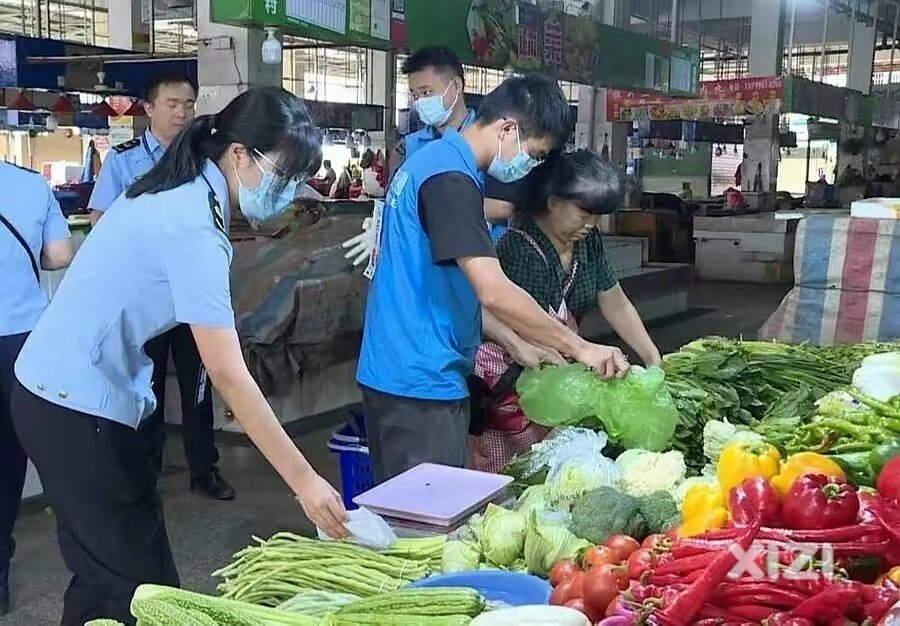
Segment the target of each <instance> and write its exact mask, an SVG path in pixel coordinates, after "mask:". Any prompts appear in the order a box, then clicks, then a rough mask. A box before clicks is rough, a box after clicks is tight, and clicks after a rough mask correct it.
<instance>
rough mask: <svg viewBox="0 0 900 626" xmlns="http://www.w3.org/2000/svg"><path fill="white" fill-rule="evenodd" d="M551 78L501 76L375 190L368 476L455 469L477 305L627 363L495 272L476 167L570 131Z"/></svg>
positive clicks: (525, 154) (603, 368) (566, 346)
mask: <svg viewBox="0 0 900 626" xmlns="http://www.w3.org/2000/svg"><path fill="white" fill-rule="evenodd" d="M568 111H569V109H568V103H567V102H566V100H565V98H564V96H563V94H562V92H561V91H560V89H559V86H558V85H557V84H556V83H555V82H553V81H551V80H549V79H546V78H543V77H540V76H529V77H524V78H511V79H509V80H507V81H505V82H504V83H503V84H502V85H501V86H500V87H498V88H497V89H496V90H494V91H493V92H492V93H490V94H489V95H488V96H486V97H485V99H484V101H483V102H482V104H481V107H480V109H479V112H478V115H477V117H476V119H475V121H474V123H473V124H472V125H471V126H469V127H467V128H465V129H464V130H462V131H461V132H457V131H455V130H453V129H449V130H447V131H446V132H445V133H444V136H443V138H442V139H440V140H438V141H434V142H431V143H429V144H428V145H426V146H424V147H422V148H420V149H419V150H418V151H417V152H416V153H415V154H414V155H413V156H412V157H411V158H409V159H408V160H407V161H406V163H404V165H403V166H402V167H401V168H400V170H399V171H398V172H397V174H396V175H395V177H394V180H393V182H392V183H391V186H390V189H389V190H388V195H387V197H386V199H385V204H386V206H385V210H384V217H383V224H382V228H381V245H380V248H379V253H378V255H377V257H376V263H377V264H376V267H375V271H374V276H373V278H372V285H371V288H370V289H369V296H368V303H367V307H366V325H365V332H364V335H363V345H362V352H361V355H360V363H359V370H358V373H357V380H358V382H359V383H360V385H361V386H362V390H363V403H364V411H365V415H366V426H367V431H368V440H369V449H370V451H371V454H372V461H373V468H374V471H375V475H376V479H377V480H379V481H383V480H386V479H388V478H391V477H393V476H395V475H397V474H399V473H401V472H403V471H405V470H407V469H410V468H412V467H414V466H416V465H418V464H420V463H425V462H433V463H442V464H446V465H455V466H463V465H465V463H466V458H467V453H466V434H467V432H468V426H469V400H468V395H469V394H468V389H467V385H466V378H467V377H468V376H469V375H470V374H471V373H472V371H473V366H474V357H475V350H476V349H477V347H478V345H479V344H480V343H481V332H482V310H481V308H482V306H484V308H485V309H486V311H487V312H489V313H490V314H491V315H492V316H493V317H495V318H496V319H497V320H499V321H500V322H501V323H502V324H504V325H505V326H507V327H509V328H510V329H512V330H513V331H515V332H516V333H518V335H520V336H521V337H522V339H524V340H525V341H527V342H529V343H532V344H536V345H541V346H547V347H548V348H551V349H553V350H555V351H557V352H559V353H560V354H562V355H565V356H567V357H569V358H571V359H574V360H576V361H578V362H581V363H584V364H586V365H588V366H589V367H591V368H593V369H594V370H596V371H597V372H598V374H599V375H601V376H605V377H611V376H623V375H624V374H625V373H626V372H627V369H628V364H627V362H626V360H625V358H624V356H623V355H622V353H621V352H620V351H619V350H618V349H617V348H611V347H607V346H599V345H594V344H591V343H588V342H586V341H584V340H583V339H581V338H580V337H578V335H577V334H575V333H574V332H572V331H571V330H569V329H568V328H567V327H565V326H564V325H562V324H560V323H559V322H558V321H556V320H555V319H554V318H552V317H551V316H550V315H549V314H548V313H547V312H545V311H544V310H543V309H541V307H540V306H539V305H538V304H537V303H536V302H535V301H534V300H533V299H532V298H531V297H530V296H529V295H528V294H527V293H526V292H524V291H523V290H522V289H520V288H519V287H518V286H516V285H515V284H514V283H512V282H511V281H510V280H509V279H508V278H506V276H505V275H504V274H503V270H502V268H501V266H500V263H499V261H498V260H497V258H496V253H495V251H494V245H493V242H492V241H491V237H490V233H489V230H488V224H487V222H486V221H485V218H484V197H483V193H484V176H485V173H487V174H489V175H491V176H493V177H494V178H496V179H497V180H499V181H500V182H502V183H512V182H514V181H516V180H520V179H521V178H523V177H524V176H526V175H527V174H528V172H530V171H531V170H532V169H533V168H534V167H535V166H536V165H537V164H539V163H540V162H541V161H543V160H544V159H545V158H546V156H547V155H548V154H549V153H550V152H551V151H553V150H555V149H557V148H558V147H559V146H560V145H562V144H563V143H564V142H565V140H566V138H567V136H568V134H569V128H570V124H569V112H568Z"/></svg>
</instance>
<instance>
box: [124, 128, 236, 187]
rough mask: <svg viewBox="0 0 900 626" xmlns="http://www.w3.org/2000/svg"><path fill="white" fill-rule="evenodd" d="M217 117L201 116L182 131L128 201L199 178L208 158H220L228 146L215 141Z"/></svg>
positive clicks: (135, 184)
mask: <svg viewBox="0 0 900 626" xmlns="http://www.w3.org/2000/svg"><path fill="white" fill-rule="evenodd" d="M216 117H217V116H215V115H200V116H198V117H195V118H194V119H193V120H192V121H191V123H190V124H189V125H188V126H187V128H185V129H184V130H182V131H181V132H180V133H178V135H177V136H176V137H175V139H174V140H173V141H172V144H171V145H170V146H169V147H168V149H166V151H165V153H164V154H163V157H162V158H161V159H160V160H159V162H158V163H157V164H156V165H154V166H153V168H152V169H151V170H150V171H149V172H147V173H146V174H144V175H143V176H141V177H139V178H138V179H137V180H136V181H135V182H134V184H133V185H131V187H129V188H128V191H126V192H125V197H126V198H137V197H138V196H141V195H143V194H145V193H159V192H161V191H167V190H169V189H174V188H175V187H178V186H180V185H183V184H185V183H189V182H191V181H192V180H194V179H195V178H197V177H198V176H199V175H200V173H201V172H202V171H203V164H204V163H206V159H208V158H212V159H213V160H215V159H218V157H219V156H221V153H222V151H224V149H225V148H226V147H227V145H228V144H223V143H222V142H221V141H216V128H215V124H216Z"/></svg>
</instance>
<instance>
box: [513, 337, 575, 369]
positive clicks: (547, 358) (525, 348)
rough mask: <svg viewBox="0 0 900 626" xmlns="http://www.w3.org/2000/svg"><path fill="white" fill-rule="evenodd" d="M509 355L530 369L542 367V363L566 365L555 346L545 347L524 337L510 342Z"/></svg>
mask: <svg viewBox="0 0 900 626" xmlns="http://www.w3.org/2000/svg"><path fill="white" fill-rule="evenodd" d="M508 350H509V356H511V357H512V359H513V361H515V362H516V363H518V364H519V365H521V366H522V367H526V368H528V369H533V370H536V369H540V367H541V365H543V364H544V363H547V364H549V365H565V364H566V360H565V359H564V358H563V356H562V355H561V354H560V353H559V352H557V351H556V350H554V349H553V348H545V347H544V346H539V345H536V344H533V343H528V342H527V341H524V340H522V339H519V340H518V341H513V342H510V345H509V346H508Z"/></svg>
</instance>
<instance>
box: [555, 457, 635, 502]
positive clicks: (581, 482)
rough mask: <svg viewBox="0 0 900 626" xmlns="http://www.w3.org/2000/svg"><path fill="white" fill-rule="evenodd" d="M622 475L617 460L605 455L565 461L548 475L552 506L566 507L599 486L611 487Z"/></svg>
mask: <svg viewBox="0 0 900 626" xmlns="http://www.w3.org/2000/svg"><path fill="white" fill-rule="evenodd" d="M621 475H622V472H621V470H620V469H619V467H618V466H617V465H616V463H615V461H613V460H611V459H607V458H606V457H603V456H599V457H597V458H595V459H592V460H581V459H576V460H573V461H570V462H568V463H565V464H564V465H563V466H562V467H560V468H559V469H558V470H557V471H555V472H553V473H551V474H550V475H549V476H547V489H548V491H547V496H548V498H549V499H550V504H551V507H562V508H565V506H567V505H568V504H569V503H571V502H572V501H573V500H574V499H575V498H577V497H578V496H581V495H583V494H585V493H588V492H589V491H594V490H595V489H598V488H599V487H611V486H613V485H615V484H616V483H618V482H619V480H620V479H621Z"/></svg>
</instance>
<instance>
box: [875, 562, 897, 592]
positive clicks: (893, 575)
mask: <svg viewBox="0 0 900 626" xmlns="http://www.w3.org/2000/svg"><path fill="white" fill-rule="evenodd" d="M888 580H889V581H891V582H892V583H894V584H895V585H900V565H898V566H897V567H895V568H893V569H891V571H889V572H888V573H887V574H882V575H881V576H879V577H878V580H877V581H876V582H875V585H876V586H877V587H881V586H882V585H884V583H885V582H886V581H888Z"/></svg>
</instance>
